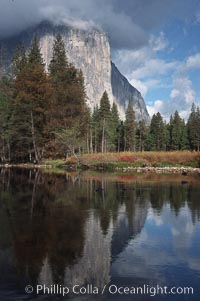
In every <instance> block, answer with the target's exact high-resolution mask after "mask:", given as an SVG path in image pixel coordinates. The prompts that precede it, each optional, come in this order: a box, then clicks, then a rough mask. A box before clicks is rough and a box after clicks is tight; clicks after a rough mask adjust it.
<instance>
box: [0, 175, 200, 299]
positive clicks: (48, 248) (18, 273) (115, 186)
mask: <svg viewBox="0 0 200 301" xmlns="http://www.w3.org/2000/svg"><path fill="white" fill-rule="evenodd" d="M199 184H200V178H198V177H184V176H175V175H154V176H153V175H144V176H143V175H138V176H136V175H111V174H98V173H92V174H91V173H87V172H86V173H83V174H76V173H74V174H66V173H63V174H60V175H55V174H45V173H42V172H41V171H33V170H32V171H29V170H14V171H13V170H12V171H11V170H2V171H1V173H0V300H2V301H7V300H12V301H13V300H20V301H22V300H68V299H72V300H75V301H78V300H120V301H121V300H128V301H129V300H136V301H137V300H147V301H148V300H175V301H176V300H189V301H190V300H198V299H199V298H198V297H199V296H200V185H199ZM38 284H39V285H44V284H45V285H46V286H47V287H51V285H53V284H58V285H60V287H61V286H62V285H63V286H66V287H68V288H69V290H70V292H71V291H72V290H73V287H74V286H75V285H79V286H80V287H87V284H90V285H92V286H93V288H94V287H97V288H98V290H99V292H102V290H103V288H104V287H105V285H106V287H105V292H104V294H103V295H101V294H99V295H94V294H91V291H89V292H88V293H89V295H81V294H78V295H75V294H68V295H67V296H66V297H64V298H63V297H62V296H60V295H59V294H57V295H51V296H50V295H44V294H42V293H40V294H39V295H36V293H35V290H36V287H37V285H38ZM26 285H32V286H33V288H34V292H33V293H32V294H28V293H25V287H26ZM110 285H116V286H117V287H129V288H131V287H137V286H141V287H144V285H146V287H147V286H149V287H154V286H157V285H159V286H168V287H170V288H171V287H185V286H187V287H189V286H191V287H193V289H194V294H193V295H191V294H190V295H175V296H173V295H155V296H154V297H152V296H150V295H141V294H139V295H131V294H127V295H125V294H123V295H121V294H116V295H112V294H111V293H109V291H108V288H109V286H110Z"/></svg>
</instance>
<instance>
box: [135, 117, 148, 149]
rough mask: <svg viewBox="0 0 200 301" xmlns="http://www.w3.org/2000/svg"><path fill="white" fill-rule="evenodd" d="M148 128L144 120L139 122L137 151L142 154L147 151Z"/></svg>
mask: <svg viewBox="0 0 200 301" xmlns="http://www.w3.org/2000/svg"><path fill="white" fill-rule="evenodd" d="M147 134H148V128H147V125H146V123H145V121H144V120H140V121H139V122H138V126H137V130H136V138H137V149H138V150H139V151H141V152H143V151H144V149H145V141H146V139H147Z"/></svg>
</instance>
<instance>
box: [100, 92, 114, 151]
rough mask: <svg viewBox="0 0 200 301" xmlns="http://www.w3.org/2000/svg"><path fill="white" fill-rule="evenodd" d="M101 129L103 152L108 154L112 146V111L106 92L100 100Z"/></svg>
mask: <svg viewBox="0 0 200 301" xmlns="http://www.w3.org/2000/svg"><path fill="white" fill-rule="evenodd" d="M99 116H100V129H101V152H102V153H103V152H106V151H108V150H109V149H110V144H111V135H112V128H111V110H110V101H109V98H108V93H107V92H106V91H105V92H104V93H103V95H102V98H101V100H100V109H99Z"/></svg>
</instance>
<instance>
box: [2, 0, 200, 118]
mask: <svg viewBox="0 0 200 301" xmlns="http://www.w3.org/2000/svg"><path fill="white" fill-rule="evenodd" d="M0 7H1V10H0V39H1V38H5V37H8V36H12V35H14V34H16V33H18V32H20V31H22V30H25V29H26V28H28V27H29V26H33V25H37V24H38V23H40V22H41V21H43V20H49V21H52V22H54V23H56V24H58V23H61V22H64V24H67V25H71V26H76V27H78V28H82V29H86V28H87V29H88V28H90V27H92V28H93V27H95V28H96V27H97V28H98V29H100V30H103V31H105V32H106V33H107V35H108V37H109V40H110V45H111V52H112V60H113V61H114V63H115V64H116V65H117V67H118V68H119V70H120V71H121V72H122V73H123V74H124V75H125V76H126V77H127V78H128V79H129V81H130V82H131V83H132V84H133V85H134V86H135V87H136V88H137V89H138V90H139V91H140V92H141V93H142V95H143V97H144V99H145V102H146V104H147V108H148V110H149V113H150V115H152V114H153V113H156V112H157V111H160V113H161V114H162V115H163V117H164V118H166V119H169V116H170V115H171V114H173V113H174V112H175V110H178V111H179V112H180V115H181V116H182V117H183V118H185V119H187V117H188V115H189V112H190V108H191V105H192V103H193V102H195V103H196V104H198V105H199V104H200V89H199V83H200V0H123V1H122V0H56V1H55V0H34V1H31V0H30V1H28V0H0Z"/></svg>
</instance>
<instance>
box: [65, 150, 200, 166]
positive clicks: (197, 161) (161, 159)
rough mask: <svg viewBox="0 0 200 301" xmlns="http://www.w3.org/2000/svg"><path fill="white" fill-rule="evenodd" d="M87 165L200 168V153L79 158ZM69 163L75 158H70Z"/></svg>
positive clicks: (128, 153) (157, 153)
mask: <svg viewBox="0 0 200 301" xmlns="http://www.w3.org/2000/svg"><path fill="white" fill-rule="evenodd" d="M79 158H80V160H81V162H82V163H83V164H85V165H94V164H107V163H114V164H121V165H122V164H130V165H138V166H140V165H141V166H143V165H144V166H156V165H160V164H163V165H166V166H168V165H174V166H177V165H181V166H193V167H200V152H190V151H174V152H121V153H95V154H84V155H81V156H79ZM67 161H68V162H69V163H70V162H71V163H72V162H74V158H68V160H67Z"/></svg>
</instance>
